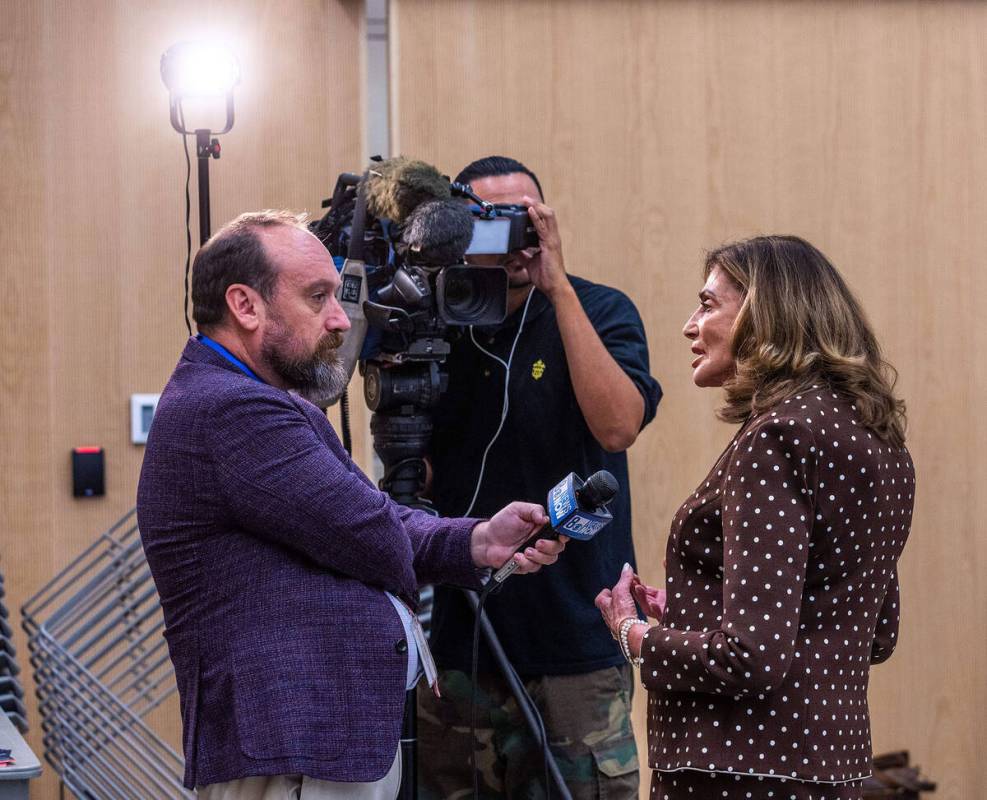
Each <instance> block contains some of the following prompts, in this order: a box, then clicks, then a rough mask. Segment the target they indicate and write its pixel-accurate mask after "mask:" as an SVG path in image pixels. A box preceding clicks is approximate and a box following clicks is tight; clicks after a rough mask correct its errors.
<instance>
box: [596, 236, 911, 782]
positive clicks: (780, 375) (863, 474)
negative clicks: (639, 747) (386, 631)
mask: <svg viewBox="0 0 987 800" xmlns="http://www.w3.org/2000/svg"><path fill="white" fill-rule="evenodd" d="M705 275H706V279H707V280H706V284H705V286H704V287H703V289H702V291H701V292H700V294H699V298H700V305H699V307H698V308H697V309H696V311H695V313H693V315H692V316H691V317H690V318H689V321H688V322H687V323H686V326H685V330H684V333H685V335H686V337H687V338H688V339H689V340H690V341H691V342H692V352H693V353H694V354H695V360H694V361H693V362H692V369H693V381H694V382H695V383H696V385H697V386H701V387H713V386H717V387H723V388H724V389H725V391H726V404H725V406H724V407H723V408H722V409H720V412H719V416H720V417H721V418H722V419H724V420H725V421H728V422H733V423H739V424H740V429H739V430H738V431H737V434H736V436H735V437H734V438H733V441H732V442H731V443H730V444H729V445H728V446H727V448H726V450H725V451H724V452H723V454H722V455H721V456H720V458H719V459H718V460H717V461H716V463H715V464H714V465H713V467H712V469H711V470H710V472H709V474H708V475H707V476H706V478H705V479H703V481H702V482H701V483H700V484H699V486H698V487H697V488H696V490H695V492H694V493H693V494H691V495H690V496H689V498H688V499H687V500H686V502H685V503H684V504H683V505H682V507H681V508H680V509H679V511H678V513H677V514H676V516H675V519H674V520H673V522H672V529H671V534H670V536H669V539H668V547H667V552H666V584H665V589H663V590H659V589H656V588H654V587H650V586H646V585H644V584H642V583H641V582H640V581H639V580H638V578H637V576H636V575H634V573H633V572H632V571H631V569H630V567H625V569H624V572H623V573H622V574H621V576H620V580H619V582H618V583H617V584H616V586H614V588H613V589H612V590H609V589H605V590H604V591H603V592H601V593H600V595H599V596H598V597H597V601H596V602H597V605H598V606H599V608H600V610H601V612H602V613H603V615H604V617H605V619H606V621H607V623H608V625H609V626H610V628H611V630H612V631H613V633H614V635H615V637H617V638H618V640H619V641H621V645H622V647H624V648H625V654H626V655H628V657H629V658H631V659H632V661H636V662H637V663H639V665H640V668H641V680H642V682H643V684H644V686H645V688H646V689H647V690H648V760H649V763H650V765H651V768H652V769H653V770H654V773H653V778H652V785H651V794H652V797H654V798H656V799H657V800H676V799H677V798H720V797H729V798H775V799H776V800H789V798H791V799H792V800H796V799H797V800H803V798H806V799H807V798H812V800H822V799H823V798H825V800H833V799H834V798H836V799H837V800H846V799H848V798H859V797H860V796H861V789H860V781H861V780H862V779H863V778H864V777H865V776H867V775H868V774H869V773H870V769H871V742H870V721H869V717H868V712H867V682H868V674H869V671H870V665H871V664H875V663H878V662H881V661H884V660H885V659H886V658H888V657H889V656H890V655H891V652H892V651H893V649H894V645H895V635H896V633H897V629H898V580H897V575H896V563H897V560H898V557H899V556H900V555H901V551H902V548H903V547H904V544H905V539H906V538H907V536H908V530H909V526H910V523H911V517H912V504H913V498H914V488H915V476H914V470H913V468H912V463H911V458H910V456H909V454H908V451H907V450H906V449H905V447H904V429H905V420H904V404H903V403H902V402H901V401H900V400H897V399H896V398H895V396H894V394H893V383H894V379H893V377H891V376H892V375H893V374H894V370H893V369H892V368H891V367H890V366H889V365H887V364H886V363H885V362H884V361H883V360H882V358H881V355H880V350H879V348H878V345H877V342H876V340H875V338H874V335H873V333H872V332H871V329H870V327H869V326H868V323H867V321H866V320H865V318H864V315H863V313H862V311H861V309H860V306H859V305H858V303H857V301H856V300H855V299H854V297H853V295H852V294H851V293H850V291H849V289H848V288H847V286H846V284H845V283H844V282H843V280H842V278H841V277H840V275H839V274H838V273H837V271H836V270H835V269H834V268H833V266H832V265H831V264H830V263H829V262H828V261H827V260H826V258H825V257H824V256H823V255H822V253H820V252H819V251H818V250H816V249H815V248H814V247H812V246H811V245H810V244H808V243H807V242H805V241H802V240H801V239H797V238H795V237H787V236H771V237H759V238H756V239H750V240H748V241H743V242H739V243H736V244H732V245H728V246H726V247H723V248H720V249H719V250H716V251H714V252H712V253H711V254H710V255H709V256H708V258H707V260H706V269H705ZM635 599H636V600H637V601H638V603H639V604H640V606H641V608H643V609H644V610H645V611H646V613H647V614H648V616H650V617H652V618H654V619H656V620H657V624H653V625H652V624H650V623H645V622H643V621H640V620H638V619H637V612H636V609H635V607H634V600H635ZM666 600H667V602H666Z"/></svg>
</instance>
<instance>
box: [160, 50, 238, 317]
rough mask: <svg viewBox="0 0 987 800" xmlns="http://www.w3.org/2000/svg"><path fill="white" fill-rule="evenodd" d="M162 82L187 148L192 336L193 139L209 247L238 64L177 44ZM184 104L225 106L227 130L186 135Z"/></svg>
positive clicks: (202, 235) (220, 53)
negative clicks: (212, 165) (212, 184)
mask: <svg viewBox="0 0 987 800" xmlns="http://www.w3.org/2000/svg"><path fill="white" fill-rule="evenodd" d="M161 80H163V81H164V85H165V86H166V87H167V88H168V103H169V106H170V108H171V127H173V128H174V129H175V130H176V131H178V132H179V133H180V134H181V135H182V140H183V142H184V143H185V160H186V163H187V164H188V165H189V171H188V175H186V180H185V225H186V232H187V235H188V248H187V253H186V258H185V325H186V327H188V330H189V334H191V333H192V325H191V323H190V322H189V315H188V301H189V291H188V290H189V264H190V261H191V245H192V235H191V230H190V226H189V207H190V204H189V193H188V187H189V177H190V176H191V164H190V162H189V158H188V139H187V137H188V136H189V135H192V134H194V135H195V155H196V160H197V163H198V177H199V180H198V186H199V244H205V243H206V241H207V240H208V239H209V236H210V235H211V233H212V227H211V223H210V219H209V159H210V158H219V156H220V152H221V149H220V146H219V139H215V138H212V137H213V134H215V135H216V136H219V135H221V134H224V133H228V132H229V131H230V129H232V127H233V89H234V88H235V87H236V85H237V84H238V83H239V82H240V64H239V62H238V61H237V59H236V56H235V55H233V52H232V51H231V50H230V49H229V48H227V47H225V46H223V45H219V44H214V43H211V42H203V41H197V42H178V43H177V44H173V45H172V46H171V47H169V48H168V49H167V50H165V52H164V55H162V56H161ZM186 98H197V99H198V98H205V101H206V103H207V104H208V101H209V99H210V98H216V100H217V102H225V105H226V124H225V125H224V126H223V129H222V130H221V131H211V130H209V128H196V129H195V130H191V131H190V130H188V129H187V128H186V127H185V112H184V109H183V108H182V101H183V100H185V99H186Z"/></svg>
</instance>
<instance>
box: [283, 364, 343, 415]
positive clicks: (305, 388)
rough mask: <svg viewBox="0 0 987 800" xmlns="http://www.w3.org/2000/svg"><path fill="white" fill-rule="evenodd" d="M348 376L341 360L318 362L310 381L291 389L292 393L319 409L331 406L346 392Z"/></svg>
mask: <svg viewBox="0 0 987 800" xmlns="http://www.w3.org/2000/svg"><path fill="white" fill-rule="evenodd" d="M349 382H350V376H349V374H348V373H347V371H346V365H345V364H343V360H342V359H341V358H336V359H335V360H333V361H331V362H329V363H326V362H319V363H318V364H316V365H315V366H314V368H313V370H312V375H311V379H310V380H308V381H305V382H303V383H300V384H297V385H295V386H294V387H293V391H294V392H295V393H296V394H298V395H299V396H300V397H304V398H305V399H306V400H308V401H309V402H310V403H313V404H314V405H317V406H318V407H319V408H325V407H326V406H331V405H332V404H333V403H335V402H336V401H337V400H339V398H340V397H341V396H342V394H343V392H345V391H346V386H347V384H348V383H349Z"/></svg>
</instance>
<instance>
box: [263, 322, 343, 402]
mask: <svg viewBox="0 0 987 800" xmlns="http://www.w3.org/2000/svg"><path fill="white" fill-rule="evenodd" d="M276 325H277V327H276V328H275V330H274V332H272V333H271V334H269V337H268V338H266V339H265V341H264V343H263V345H262V351H261V352H262V355H263V357H264V360H265V361H266V362H267V364H268V365H269V366H270V367H271V369H273V370H274V371H275V372H276V373H277V374H278V376H279V377H280V378H281V380H283V381H284V383H285V385H286V386H288V388H289V389H290V390H291V391H293V392H295V393H296V394H297V395H299V396H300V397H304V398H305V399H306V400H308V401H309V402H310V403H314V404H315V405H317V406H319V407H320V408H325V407H326V406H329V405H332V404H333V403H335V402H336V401H337V400H338V399H339V398H340V396H341V395H342V394H343V392H344V391H345V390H346V385H347V384H348V383H349V379H350V376H349V373H348V372H347V370H346V365H345V364H344V363H343V359H342V357H341V356H340V355H339V352H338V350H331V351H329V352H328V353H325V352H324V353H323V354H321V355H320V354H319V353H318V352H315V353H313V354H312V355H311V356H309V357H308V358H305V359H300V358H297V357H292V356H291V355H288V354H286V353H285V352H284V348H285V346H286V345H287V343H288V342H289V341H290V337H289V335H288V333H287V331H285V330H284V328H283V327H282V326H281V324H280V321H278V322H277V323H276ZM330 353H331V355H330Z"/></svg>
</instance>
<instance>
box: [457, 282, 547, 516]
mask: <svg viewBox="0 0 987 800" xmlns="http://www.w3.org/2000/svg"><path fill="white" fill-rule="evenodd" d="M534 294H535V288H534V287H533V286H532V287H531V291H530V292H528V297H527V298H526V299H525V301H524V311H522V312H521V322H520V323H519V324H518V328H517V334H516V335H515V336H514V342H513V343H512V344H511V350H510V353H509V354H508V356H507V361H504V359H502V358H500V357H499V356H495V355H494V354H493V353H491V352H490V351H489V350H486V349H484V347H483V346H482V345H481V344H480V343H479V342H478V341H477V340H476V335H475V334H474V332H473V326H472V325H470V339H471V340H472V341H473V344H474V345H475V346H476V349H477V350H479V351H480V352H481V353H484V354H485V355H487V356H489V357H490V358H492V359H493V360H494V361H496V362H497V363H498V364H500V365H501V366H502V367H503V368H504V370H505V372H504V404H503V406H502V408H501V412H500V424H499V425H498V426H497V430H496V431H494V435H493V437H492V438H491V439H490V441H489V443H488V444H487V447H486V449H485V450H484V451H483V458H482V459H480V474H479V476H478V477H477V479H476V489H474V491H473V499H472V500H470V504H469V508H467V509H466V511H465V513H464V514H463V516H464V517H468V516H469V515H470V513H471V512H472V511H473V506H475V505H476V499H477V498H478V497H479V496H480V486H481V485H482V484H483V473H484V471H485V470H486V468H487V456H488V455H489V454H490V449H491V448H492V447H493V446H494V443H495V442H496V441H497V437H499V436H500V432H501V431H502V430H503V429H504V423H505V422H506V421H507V412H508V410H509V409H510V397H509V395H508V390H509V389H510V385H511V364H512V363H513V362H514V351H515V349H516V348H517V343H518V341H519V340H520V339H521V332H522V331H523V330H524V321H525V319H526V318H527V316H528V306H529V305H531V298H532V297H534Z"/></svg>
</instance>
